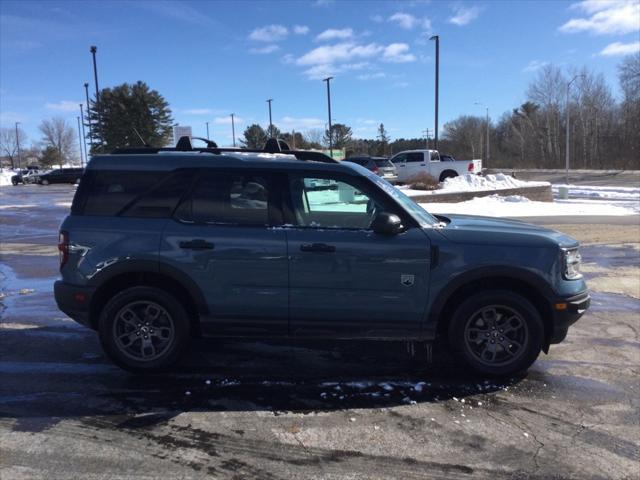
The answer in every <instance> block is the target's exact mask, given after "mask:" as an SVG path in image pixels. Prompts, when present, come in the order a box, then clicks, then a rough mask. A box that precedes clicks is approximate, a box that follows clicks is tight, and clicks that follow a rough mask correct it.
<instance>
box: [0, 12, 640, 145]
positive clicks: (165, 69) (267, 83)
mask: <svg viewBox="0 0 640 480" xmlns="http://www.w3.org/2000/svg"><path fill="white" fill-rule="evenodd" d="M639 30H640V2H638V1H637V0H611V1H601V0H585V1H578V2H563V1H527V2H524V1H521V2H518V1H496V0H493V1H478V2H475V1H474V2H462V1H453V2H446V1H439V0H431V1H419V0H415V1H410V0H406V1H389V2H383V1H374V2H367V1H338V0H316V1H308V2H305V1H288V2H287V1H272V2H270V1H260V2H250V1H236V2H223V1H217V2H210V1H204V0H200V1H185V2H180V1H161V0H156V1H149V2H147V1H133V0H132V1H126V0H103V1H100V2H92V1H85V2H80V1H68V2H63V1H53V0H48V1H40V2H36V1H27V0H21V1H7V0H0V124H1V125H2V126H3V127H7V126H13V125H14V122H16V121H19V122H21V124H22V127H23V128H24V130H25V131H26V133H27V134H28V136H29V137H30V138H31V139H34V140H36V139H38V130H37V126H38V124H39V123H40V121H41V120H42V119H43V118H48V117H52V116H63V117H65V118H68V119H69V121H70V122H72V125H75V122H76V115H78V111H79V107H78V104H79V103H81V102H83V103H84V88H83V84H84V82H90V84H91V89H92V90H93V88H94V84H93V72H92V64H91V55H90V53H89V46H90V45H97V46H98V70H99V82H100V87H107V86H114V85H118V84H121V83H123V82H135V81H137V80H143V81H145V82H147V83H148V84H149V85H150V86H151V87H152V88H153V89H156V90H158V91H159V92H160V93H161V94H162V95H164V96H165V98H166V99H167V100H168V101H169V103H170V105H171V108H172V111H173V116H174V119H175V120H176V122H178V123H180V124H182V125H191V126H192V127H193V130H194V134H196V135H198V134H199V135H202V136H204V133H205V122H209V123H210V130H211V134H212V137H213V138H215V139H216V140H218V141H219V143H221V144H228V143H229V142H230V138H231V128H230V117H229V114H230V113H232V112H233V113H235V114H236V118H237V123H238V125H237V129H240V130H242V129H243V127H244V126H246V125H247V124H249V123H253V122H257V123H261V124H262V125H266V124H267V123H268V110H267V103H266V100H267V99H268V98H273V99H274V100H273V114H274V123H275V124H276V125H277V126H278V127H280V129H282V130H292V129H295V130H297V131H304V130H308V129H311V128H324V126H325V122H326V121H327V110H326V89H325V85H324V83H323V82H322V78H325V77H326V76H329V75H330V76H334V77H335V79H334V80H333V82H332V107H333V112H332V113H333V118H334V121H335V122H342V123H346V124H348V125H350V126H351V127H352V128H353V130H354V133H355V134H356V136H359V137H365V138H366V137H373V136H375V130H376V126H377V125H378V124H379V123H380V122H383V123H384V124H385V126H386V128H387V129H388V131H389V133H390V134H391V137H392V138H397V137H416V136H422V135H423V131H424V130H425V129H426V128H429V129H433V126H434V118H433V87H434V79H433V76H434V74H433V71H434V42H432V41H429V37H430V36H431V35H436V34H437V35H439V36H440V39H441V51H440V59H441V64H440V67H441V76H440V85H441V97H440V124H441V127H442V124H443V123H445V122H446V121H447V120H450V119H452V118H455V117H457V116H458V115H460V114H477V115H484V112H485V110H484V108H485V107H484V105H486V106H488V107H489V110H490V114H491V116H492V118H494V119H497V118H498V117H499V116H500V115H501V114H502V113H503V112H505V111H508V110H510V109H511V108H513V107H515V106H517V105H519V104H520V103H522V102H523V101H524V95H525V91H526V86H527V84H528V83H529V82H530V81H531V79H532V78H534V77H535V75H536V72H537V71H538V70H539V69H540V68H541V67H542V66H544V65H546V64H548V63H553V64H556V65H559V66H561V67H563V68H565V69H571V68H574V67H582V66H584V65H586V66H587V67H588V68H590V69H592V70H593V71H594V72H596V73H602V74H603V75H604V76H605V77H606V79H607V80H608V82H609V83H610V85H611V86H612V87H614V93H617V92H618V90H617V79H616V66H617V64H618V63H619V62H620V60H621V58H623V56H624V55H625V54H629V53H633V52H637V51H638V50H639V49H640V40H639ZM479 103H481V104H482V105H479Z"/></svg>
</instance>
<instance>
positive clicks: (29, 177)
mask: <svg viewBox="0 0 640 480" xmlns="http://www.w3.org/2000/svg"><path fill="white" fill-rule="evenodd" d="M39 174H40V170H39V169H38V167H32V166H29V167H27V168H23V169H21V170H20V171H18V173H16V174H15V175H13V176H12V177H11V184H12V185H14V186H15V185H19V184H21V183H22V184H25V185H26V184H27V183H35V182H36V181H37V178H38V175H39Z"/></svg>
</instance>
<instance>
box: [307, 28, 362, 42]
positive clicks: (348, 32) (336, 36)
mask: <svg viewBox="0 0 640 480" xmlns="http://www.w3.org/2000/svg"><path fill="white" fill-rule="evenodd" d="M351 37H353V29H351V28H342V29H337V28H329V29H327V30H325V31H324V32H322V33H321V34H319V35H318V36H317V37H316V42H326V41H328V40H346V39H347V38H351Z"/></svg>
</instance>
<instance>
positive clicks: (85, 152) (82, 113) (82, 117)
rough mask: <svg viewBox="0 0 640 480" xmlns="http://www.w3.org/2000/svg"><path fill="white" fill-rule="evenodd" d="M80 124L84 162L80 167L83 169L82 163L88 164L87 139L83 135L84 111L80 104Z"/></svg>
mask: <svg viewBox="0 0 640 480" xmlns="http://www.w3.org/2000/svg"><path fill="white" fill-rule="evenodd" d="M80 122H81V124H82V144H83V145H84V162H81V164H82V167H84V163H88V162H89V157H87V137H86V136H85V133H84V111H83V110H82V104H80Z"/></svg>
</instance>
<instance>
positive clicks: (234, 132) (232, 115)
mask: <svg viewBox="0 0 640 480" xmlns="http://www.w3.org/2000/svg"><path fill="white" fill-rule="evenodd" d="M234 115H235V113H232V114H231V135H232V136H233V146H234V147H235V146H236V124H235V123H234V120H233V117H234Z"/></svg>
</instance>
